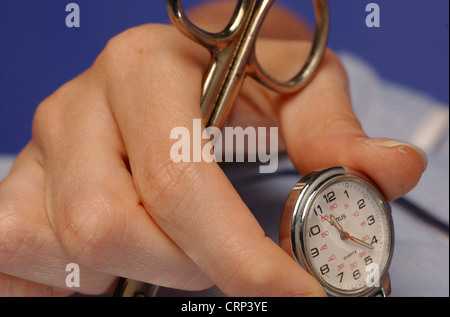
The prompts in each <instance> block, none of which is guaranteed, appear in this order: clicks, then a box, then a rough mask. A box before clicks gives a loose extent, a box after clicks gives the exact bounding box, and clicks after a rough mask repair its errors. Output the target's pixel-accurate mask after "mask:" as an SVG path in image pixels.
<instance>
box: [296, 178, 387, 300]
mask: <svg viewBox="0 0 450 317" xmlns="http://www.w3.org/2000/svg"><path fill="white" fill-rule="evenodd" d="M391 227H392V223H391V218H390V211H389V208H388V206H387V204H386V203H385V202H384V200H383V199H381V198H380V196H379V195H378V193H377V191H376V190H374V189H373V188H372V187H371V186H369V185H367V184H366V183H365V182H362V181H360V180H359V179H355V178H350V177H345V178H342V179H339V180H335V181H331V182H330V183H329V184H328V185H326V186H324V187H322V189H321V190H319V191H318V192H317V195H315V198H314V200H313V201H312V204H311V205H310V207H309V212H308V214H307V218H306V222H305V227H304V233H303V238H304V241H305V246H304V247H305V250H304V252H305V253H306V260H307V262H308V264H309V267H310V269H311V270H312V272H313V273H314V275H315V276H316V277H317V278H318V279H319V280H321V281H322V284H323V285H324V286H325V287H326V288H327V289H329V290H332V291H333V292H338V293H348V294H356V293H358V292H364V291H365V290H367V289H368V288H372V287H373V286H379V283H380V278H381V277H382V276H383V274H384V271H385V268H386V266H387V264H388V262H389V260H390V255H391V249H392V231H391Z"/></svg>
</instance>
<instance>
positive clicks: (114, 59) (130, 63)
mask: <svg viewBox="0 0 450 317" xmlns="http://www.w3.org/2000/svg"><path fill="white" fill-rule="evenodd" d="M168 32H169V27H168V26H165V25H157V24H149V25H143V26H138V27H133V28H130V29H127V30H125V31H124V32H122V33H120V34H118V35H116V36H114V37H113V38H111V39H110V40H109V41H108V42H107V44H106V46H105V48H104V50H103V51H102V53H101V54H100V56H99V58H98V59H97V61H96V64H97V65H102V66H103V69H104V70H105V71H106V72H107V73H108V74H109V75H113V76H112V77H116V76H117V75H122V76H126V75H129V74H130V73H132V72H135V71H138V70H139V69H141V67H142V66H143V65H144V64H146V63H144V61H145V60H146V59H147V58H148V56H149V55H154V54H162V52H161V47H162V46H164V45H167V43H166V42H167V35H168ZM147 63H148V62H147ZM111 71H112V72H113V73H111Z"/></svg>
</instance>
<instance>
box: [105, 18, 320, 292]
mask: <svg viewBox="0 0 450 317" xmlns="http://www.w3.org/2000/svg"><path fill="white" fill-rule="evenodd" d="M154 27H155V26H153V27H149V28H154ZM132 32H135V33H133V34H131V33H130V34H128V38H129V39H127V40H126V41H125V42H126V43H127V44H126V45H125V46H126V47H127V48H126V51H127V52H138V53H137V54H139V51H140V50H141V48H139V47H131V45H132V44H131V43H143V39H144V38H149V34H159V37H160V38H161V41H158V40H157V38H155V37H154V38H153V42H152V43H151V44H150V45H149V43H146V45H145V47H147V48H148V47H157V48H158V49H157V50H154V51H152V52H151V55H146V56H147V57H146V58H141V59H139V57H138V62H137V64H138V65H139V69H134V70H132V67H133V66H132V65H136V64H135V63H136V59H133V63H131V64H130V65H129V66H130V67H125V69H127V73H126V74H125V76H119V77H120V79H119V80H118V81H117V78H116V81H115V82H116V83H117V82H120V86H117V87H120V89H114V87H113V88H111V89H110V93H111V95H114V98H111V100H114V101H112V104H111V106H112V108H113V110H114V112H115V114H116V119H117V121H118V124H119V126H120V128H121V131H122V136H123V139H124V143H125V144H126V148H127V152H128V155H129V161H130V166H131V170H132V173H133V177H134V180H135V183H136V188H137V190H138V192H139V194H140V196H141V198H142V200H143V202H144V206H145V208H146V210H147V211H148V213H149V216H151V217H152V218H153V219H154V220H155V222H156V223H157V224H158V226H160V228H161V229H162V230H163V231H164V232H165V233H166V234H167V235H168V236H169V237H170V238H171V239H172V240H173V241H174V242H175V243H176V244H177V245H178V246H179V247H180V248H181V249H183V251H184V252H185V253H186V254H187V255H188V256H189V257H190V258H191V259H192V260H193V261H194V262H195V263H196V264H197V265H198V266H199V267H200V268H201V269H202V271H203V272H204V273H206V274H207V275H208V276H209V277H210V279H211V280H212V281H214V282H215V283H216V284H217V286H218V287H219V288H221V290H222V291H223V292H224V293H226V294H227V295H230V296H245V295H252V296H294V295H311V296H314V295H325V293H324V290H323V288H322V287H321V286H320V285H319V284H318V282H317V281H316V280H315V279H314V278H313V277H312V276H311V275H309V274H308V273H307V272H306V271H304V270H302V269H301V268H300V267H299V265H298V264H297V263H296V262H295V261H294V260H293V259H291V258H290V257H289V256H288V255H287V254H286V253H285V252H284V251H283V250H282V249H281V248H280V247H279V246H278V245H276V244H275V243H274V242H273V241H272V240H270V239H269V238H267V237H266V236H265V234H264V231H263V230H262V228H261V227H260V226H259V224H258V222H257V221H256V219H255V218H254V217H253V215H252V214H251V212H250V210H248V208H247V207H246V205H245V204H244V203H243V201H242V200H241V198H240V197H239V195H238V194H237V193H236V191H235V190H234V188H233V186H232V185H231V184H230V182H229V181H228V179H227V177H226V176H225V175H224V173H223V172H222V170H221V169H220V168H219V166H218V165H217V164H215V163H206V162H200V163H184V162H180V163H176V162H174V161H173V160H171V158H170V151H171V147H172V145H173V141H171V140H170V133H171V130H172V129H173V128H175V127H184V128H186V129H187V130H188V131H189V132H190V134H191V135H192V132H193V131H192V130H193V118H201V114H200V109H199V104H200V92H201V82H202V76H203V71H204V67H206V64H207V62H208V55H204V54H202V53H201V52H200V51H197V50H196V48H195V46H193V44H191V43H190V42H186V41H185V40H184V39H183V38H182V37H180V35H179V34H178V33H176V31H174V30H173V29H172V28H165V27H157V30H150V29H148V28H147V29H143V30H142V29H141V30H134V31H132ZM135 36H136V37H138V38H139V39H137V38H134V39H133V37H135ZM171 38H174V39H175V41H171V40H170V39H171ZM144 42H145V41H144ZM115 44H116V45H119V44H123V43H119V42H116V43H115ZM169 44H170V45H173V46H172V47H170V49H169V48H168V49H167V50H164V49H161V46H168V45H169ZM119 46H121V45H119ZM189 52H193V54H192V55H190V53H189ZM119 55H120V54H119ZM122 56H124V55H122ZM150 56H151V57H152V58H153V59H152V60H151V59H150ZM134 58H136V56H134ZM139 61H140V62H141V63H139ZM121 63H122V64H123V63H124V61H123V60H121ZM126 66H128V65H126ZM131 78H132V83H133V85H129V83H130V79H131ZM168 83H172V84H171V85H172V86H171V87H169V86H168Z"/></svg>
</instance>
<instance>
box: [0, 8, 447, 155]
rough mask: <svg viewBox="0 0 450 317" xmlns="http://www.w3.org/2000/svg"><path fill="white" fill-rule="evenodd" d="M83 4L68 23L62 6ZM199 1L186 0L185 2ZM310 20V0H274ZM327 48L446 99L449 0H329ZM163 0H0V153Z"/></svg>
mask: <svg viewBox="0 0 450 317" xmlns="http://www.w3.org/2000/svg"><path fill="white" fill-rule="evenodd" d="M70 2H75V3H77V4H78V5H79V6H80V9H81V27H80V28H67V27H66V25H65V19H66V16H67V14H68V13H66V12H65V7H66V5H67V4H68V3H70ZM200 2H202V1H200V0H196V1H194V0H191V1H189V0H188V1H183V5H184V6H185V7H186V8H188V7H189V6H191V5H195V4H197V3H200ZM278 2H279V3H282V4H285V5H287V6H289V7H290V8H292V9H293V10H294V11H297V12H299V13H302V14H303V15H304V16H305V17H306V18H307V19H308V20H309V21H313V20H312V17H313V14H312V6H311V4H310V2H311V1H310V0H278ZM329 2H330V8H331V15H332V30H331V34H330V42H329V44H330V47H331V48H332V49H334V50H338V51H340V50H346V51H349V52H352V53H354V54H357V55H359V56H360V57H362V58H363V59H365V60H366V61H368V62H370V63H371V64H372V65H373V66H375V67H376V68H377V70H378V72H379V74H380V75H381V76H382V77H383V78H385V79H389V80H391V81H394V82H398V83H402V84H405V85H407V86H410V87H412V88H415V89H418V90H420V91H424V92H427V93H429V94H430V95H432V96H434V97H435V98H436V99H437V100H440V101H442V102H443V103H445V104H447V105H448V101H449V88H448V87H449V26H448V16H449V1H448V0H372V1H366V0H329ZM370 2H375V3H377V4H379V6H380V7H381V28H367V27H366V26H365V19H366V16H367V13H366V12H365V7H366V5H367V4H368V3H370ZM167 21H168V18H167V13H166V7H165V1H164V0H73V1H61V0H0V154H15V153H18V152H19V151H20V149H21V148H22V147H23V146H24V145H25V144H26V143H27V142H28V140H29V139H30V132H31V121H32V118H33V113H34V110H35V108H36V106H37V105H38V104H39V103H40V102H41V101H42V100H43V99H44V98H46V97H47V96H48V95H50V94H51V93H52V92H53V91H54V90H56V89H57V88H58V87H59V86H60V85H62V84H63V83H65V82H67V81H68V80H70V79H71V78H73V77H75V76H76V75H78V74H79V73H81V72H82V71H83V70H85V69H86V68H88V67H89V66H90V65H91V64H92V62H93V61H94V59H95V57H96V56H97V55H98V54H99V53H100V52H101V51H102V49H103V47H104V46H105V44H106V42H107V40H108V39H109V38H111V37H113V36H114V35H116V34H118V33H120V32H122V31H123V30H125V29H127V28H129V27H132V26H136V25H140V24H144V23H151V22H167Z"/></svg>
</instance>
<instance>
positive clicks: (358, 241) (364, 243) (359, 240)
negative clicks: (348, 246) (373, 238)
mask: <svg viewBox="0 0 450 317" xmlns="http://www.w3.org/2000/svg"><path fill="white" fill-rule="evenodd" d="M348 238H349V239H350V240H352V241H353V242H356V243H358V244H360V245H362V246H363V247H366V248H369V249H373V246H372V245H370V244H368V243H367V242H364V241H362V240H361V239H358V238H356V237H354V236H350V235H349V237H348Z"/></svg>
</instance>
